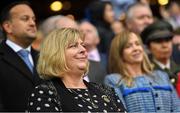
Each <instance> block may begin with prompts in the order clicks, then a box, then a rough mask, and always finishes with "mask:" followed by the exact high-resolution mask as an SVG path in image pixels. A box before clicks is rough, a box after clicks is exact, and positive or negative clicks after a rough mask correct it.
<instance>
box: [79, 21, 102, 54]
mask: <svg viewBox="0 0 180 113" xmlns="http://www.w3.org/2000/svg"><path fill="white" fill-rule="evenodd" d="M79 28H80V30H81V31H82V32H83V33H84V34H85V39H84V44H85V46H86V49H87V51H88V52H89V51H91V50H92V49H94V48H96V46H97V45H98V44H99V37H98V35H97V31H96V29H95V27H94V26H93V25H92V24H90V23H88V22H83V23H81V24H80V26H79Z"/></svg>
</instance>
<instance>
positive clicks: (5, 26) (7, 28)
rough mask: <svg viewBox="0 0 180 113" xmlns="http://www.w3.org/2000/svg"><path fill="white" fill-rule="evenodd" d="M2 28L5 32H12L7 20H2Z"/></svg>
mask: <svg viewBox="0 0 180 113" xmlns="http://www.w3.org/2000/svg"><path fill="white" fill-rule="evenodd" d="M2 28H3V29H4V30H5V32H7V33H11V32H12V29H11V28H12V25H11V23H10V22H9V21H5V22H3V24H2Z"/></svg>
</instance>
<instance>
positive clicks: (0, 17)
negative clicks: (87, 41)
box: [0, 1, 31, 25]
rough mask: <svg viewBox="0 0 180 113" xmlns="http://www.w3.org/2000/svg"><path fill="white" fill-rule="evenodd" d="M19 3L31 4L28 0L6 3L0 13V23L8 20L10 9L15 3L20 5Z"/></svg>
mask: <svg viewBox="0 0 180 113" xmlns="http://www.w3.org/2000/svg"><path fill="white" fill-rule="evenodd" d="M20 4H26V5H28V6H31V5H30V3H29V2H28V1H16V2H13V3H11V4H9V5H7V6H6V7H5V8H4V9H3V10H2V11H1V14H0V23H1V25H2V24H3V23H4V22H5V21H6V20H10V19H11V15H10V10H11V9H12V8H13V7H14V6H16V5H20Z"/></svg>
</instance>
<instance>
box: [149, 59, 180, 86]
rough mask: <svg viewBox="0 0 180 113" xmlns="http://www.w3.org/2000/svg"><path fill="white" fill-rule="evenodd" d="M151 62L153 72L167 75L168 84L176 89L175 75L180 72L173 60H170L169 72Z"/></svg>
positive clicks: (176, 78)
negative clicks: (156, 71) (157, 71)
mask: <svg viewBox="0 0 180 113" xmlns="http://www.w3.org/2000/svg"><path fill="white" fill-rule="evenodd" d="M152 62H153V64H154V69H155V70H161V71H165V72H166V73H168V75H169V79H170V82H171V83H172V84H173V86H174V88H176V83H177V80H178V76H177V73H178V72H180V67H179V66H178V65H177V64H176V63H175V62H174V61H173V60H170V70H165V69H162V68H161V67H160V66H159V65H158V64H156V63H155V62H154V61H153V60H152Z"/></svg>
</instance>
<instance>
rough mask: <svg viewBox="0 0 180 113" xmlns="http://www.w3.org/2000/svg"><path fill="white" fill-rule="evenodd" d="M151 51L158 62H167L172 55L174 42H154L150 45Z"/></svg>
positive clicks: (169, 40)
mask: <svg viewBox="0 0 180 113" xmlns="http://www.w3.org/2000/svg"><path fill="white" fill-rule="evenodd" d="M149 49H150V51H151V53H152V55H153V57H154V58H155V59H156V60H158V61H160V62H161V61H164V60H166V61H167V60H169V59H170V56H171V54H172V40H171V39H168V40H159V41H152V42H150V44H149Z"/></svg>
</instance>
